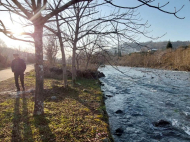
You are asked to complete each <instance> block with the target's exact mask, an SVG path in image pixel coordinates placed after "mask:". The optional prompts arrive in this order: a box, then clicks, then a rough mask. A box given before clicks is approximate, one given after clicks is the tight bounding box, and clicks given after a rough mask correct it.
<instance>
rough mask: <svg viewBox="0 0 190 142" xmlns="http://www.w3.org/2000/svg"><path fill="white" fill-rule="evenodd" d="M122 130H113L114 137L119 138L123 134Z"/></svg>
mask: <svg viewBox="0 0 190 142" xmlns="http://www.w3.org/2000/svg"><path fill="white" fill-rule="evenodd" d="M123 132H124V130H123V129H122V128H117V129H116V130H115V133H114V135H117V136H121V135H122V134H123Z"/></svg>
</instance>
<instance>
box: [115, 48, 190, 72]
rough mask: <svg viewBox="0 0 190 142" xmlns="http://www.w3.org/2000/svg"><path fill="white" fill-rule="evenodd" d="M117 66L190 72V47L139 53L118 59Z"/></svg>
mask: <svg viewBox="0 0 190 142" xmlns="http://www.w3.org/2000/svg"><path fill="white" fill-rule="evenodd" d="M117 65H121V66H132V67H149V68H161V69H169V70H182V71H190V45H189V46H182V47H179V48H177V49H173V50H171V49H167V50H160V51H156V52H139V53H131V54H129V55H125V56H123V57H120V58H119V59H118V62H117Z"/></svg>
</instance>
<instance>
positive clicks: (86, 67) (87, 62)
mask: <svg viewBox="0 0 190 142" xmlns="http://www.w3.org/2000/svg"><path fill="white" fill-rule="evenodd" d="M89 61H90V58H89V57H88V56H87V61H86V66H85V70H87V69H88V64H89Z"/></svg>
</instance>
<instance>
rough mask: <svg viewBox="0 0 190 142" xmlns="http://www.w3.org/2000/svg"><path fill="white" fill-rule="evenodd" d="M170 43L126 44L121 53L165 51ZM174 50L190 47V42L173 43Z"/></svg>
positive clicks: (111, 50) (114, 49)
mask: <svg viewBox="0 0 190 142" xmlns="http://www.w3.org/2000/svg"><path fill="white" fill-rule="evenodd" d="M167 43H168V41H160V42H153V41H148V42H140V43H139V44H136V43H127V42H126V43H124V44H122V45H121V47H120V48H121V53H122V55H125V54H129V53H133V52H140V51H143V50H144V51H147V50H150V49H158V50H164V49H166V45H167ZM171 43H172V46H173V49H177V48H178V47H180V46H188V45H190V41H171ZM110 52H111V53H112V54H114V53H115V52H117V48H116V47H115V48H112V49H110Z"/></svg>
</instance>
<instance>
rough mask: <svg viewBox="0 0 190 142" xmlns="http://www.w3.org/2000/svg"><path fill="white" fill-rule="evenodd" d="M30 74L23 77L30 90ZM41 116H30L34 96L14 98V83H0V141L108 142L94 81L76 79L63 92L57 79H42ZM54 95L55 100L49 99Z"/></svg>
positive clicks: (99, 95) (103, 112)
mask: <svg viewBox="0 0 190 142" xmlns="http://www.w3.org/2000/svg"><path fill="white" fill-rule="evenodd" d="M34 81H35V79H34V73H33V72H30V73H28V74H27V75H26V77H25V84H26V89H30V88H34V84H35V83H34ZM44 84H45V85H44V86H45V91H44V92H45V93H44V96H45V102H44V110H45V114H44V115H43V116H33V109H34V96H33V94H32V93H26V94H23V95H22V96H20V97H19V98H15V97H13V96H11V95H9V94H8V93H5V94H3V93H2V92H4V91H10V90H14V89H15V87H14V80H13V78H12V79H9V80H6V81H3V82H0V94H1V97H0V109H1V113H0V141H2V142H5V141H6V142H9V141H14V142H16V141H18V142H22V141H23V142H51V141H52V142H64V141H65V142H72V141H73V142H88V141H97V142H98V141H105V142H106V141H110V140H111V139H110V135H109V129H108V123H107V122H108V119H107V114H106V112H105V106H104V103H103V95H102V93H101V90H100V85H99V83H98V80H94V79H84V78H83V79H79V80H77V86H76V87H75V88H73V87H72V86H71V85H70V84H71V81H70V80H69V87H68V89H65V88H63V87H62V85H61V81H60V80H56V79H45V80H44ZM52 96H56V99H52Z"/></svg>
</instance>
